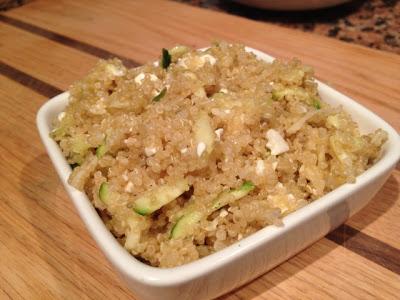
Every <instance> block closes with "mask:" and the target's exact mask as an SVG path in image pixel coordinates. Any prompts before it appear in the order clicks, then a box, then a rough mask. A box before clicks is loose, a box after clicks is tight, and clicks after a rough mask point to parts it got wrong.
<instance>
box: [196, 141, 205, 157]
mask: <svg viewBox="0 0 400 300" xmlns="http://www.w3.org/2000/svg"><path fill="white" fill-rule="evenodd" d="M204 150H206V144H205V143H203V142H200V143H198V144H197V156H198V157H200V156H201V155H202V154H203V152H204Z"/></svg>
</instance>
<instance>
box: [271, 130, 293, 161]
mask: <svg viewBox="0 0 400 300" xmlns="http://www.w3.org/2000/svg"><path fill="white" fill-rule="evenodd" d="M266 136H267V139H268V142H267V147H268V148H269V149H270V150H271V154H272V155H279V154H281V153H284V152H286V151H289V145H288V143H287V142H286V141H285V140H284V138H283V137H282V136H281V135H280V133H279V132H278V131H276V130H275V129H269V130H268V131H267V134H266Z"/></svg>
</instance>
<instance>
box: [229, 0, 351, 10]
mask: <svg viewBox="0 0 400 300" xmlns="http://www.w3.org/2000/svg"><path fill="white" fill-rule="evenodd" d="M234 1H236V2H240V3H242V4H245V5H248V6H255V7H259V8H265V9H271V10H306V9H319V8H325V7H331V6H335V5H339V4H343V3H345V2H349V1H350V0H234Z"/></svg>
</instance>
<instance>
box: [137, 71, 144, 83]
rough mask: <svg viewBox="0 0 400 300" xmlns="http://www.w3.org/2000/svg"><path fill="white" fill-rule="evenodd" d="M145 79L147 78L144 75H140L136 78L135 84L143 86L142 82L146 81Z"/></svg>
mask: <svg viewBox="0 0 400 300" xmlns="http://www.w3.org/2000/svg"><path fill="white" fill-rule="evenodd" d="M144 77H145V75H144V73H140V74H138V75H137V76H136V77H135V82H136V83H137V84H142V81H143V80H144Z"/></svg>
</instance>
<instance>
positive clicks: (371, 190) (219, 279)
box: [37, 48, 400, 300]
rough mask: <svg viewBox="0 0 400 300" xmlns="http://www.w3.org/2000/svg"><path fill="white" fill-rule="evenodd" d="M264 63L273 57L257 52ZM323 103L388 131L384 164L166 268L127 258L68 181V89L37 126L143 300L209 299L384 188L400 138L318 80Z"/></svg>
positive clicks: (88, 219) (364, 127)
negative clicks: (279, 218)
mask: <svg viewBox="0 0 400 300" xmlns="http://www.w3.org/2000/svg"><path fill="white" fill-rule="evenodd" d="M246 50H247V51H250V52H253V53H254V54H255V55H256V56H257V57H258V58H259V59H261V60H265V61H267V62H271V61H273V59H274V58H273V57H271V56H269V55H267V54H265V53H263V52H260V51H258V50H255V49H252V48H246ZM318 84H319V87H318V89H319V93H320V95H321V97H322V99H323V100H324V101H326V102H328V103H330V104H332V105H342V106H343V107H344V109H345V110H346V111H347V112H349V113H350V114H351V115H352V117H353V119H354V120H355V121H356V122H357V123H358V124H359V126H360V129H361V131H362V132H370V131H373V130H375V129H377V128H382V129H383V130H385V131H386V132H387V133H388V135H389V139H388V142H387V143H386V144H385V146H384V149H383V154H382V157H381V159H380V160H379V161H378V162H377V163H376V164H375V165H373V166H372V167H371V168H370V169H368V170H367V171H365V172H364V173H363V174H361V175H360V176H358V177H357V182H356V183H355V184H345V185H343V186H341V187H339V188H337V189H336V190H334V191H332V192H330V193H329V194H327V195H325V196H323V197H321V198H320V199H318V200H316V201H314V202H312V203H310V204H309V205H307V206H305V207H303V208H301V209H300V210H298V211H296V212H293V213H292V214H290V215H288V216H286V217H285V218H284V219H283V223H284V226H282V227H276V226H268V227H265V228H263V229H261V230H259V231H257V232H256V233H254V234H252V235H250V236H249V237H246V238H244V239H243V240H241V241H238V242H236V243H235V244H233V245H231V246H229V247H227V248H225V249H223V250H221V251H218V252H216V253H214V254H211V255H209V256H207V257H204V258H201V259H199V260H197V261H194V262H191V263H189V264H186V265H183V266H179V267H175V268H170V269H160V268H155V267H151V266H148V265H146V264H144V263H142V262H140V261H138V260H137V259H136V258H134V257H133V256H132V255H131V254H129V253H128V252H127V251H126V250H125V249H124V248H123V247H122V246H121V245H120V244H119V243H118V242H117V240H116V239H115V238H114V237H113V235H112V234H111V233H110V232H109V231H108V230H107V228H106V226H105V225H104V224H103V221H102V220H101V219H100V217H99V215H98V214H97V212H96V210H95V208H94V207H93V206H92V204H91V202H90V200H89V199H88V198H87V196H86V195H85V194H84V193H82V192H80V191H78V190H76V189H75V188H73V187H72V186H70V185H69V184H68V183H67V179H68V176H69V174H70V173H71V168H70V166H69V165H68V163H67V161H66V160H65V158H64V156H63V154H62V152H61V150H60V148H59V147H58V145H57V143H55V142H54V141H53V140H52V139H51V138H50V137H49V133H50V131H51V124H52V122H53V120H54V119H55V118H56V116H57V115H58V113H60V112H61V111H63V110H64V108H65V106H66V105H67V103H68V96H69V94H68V92H65V93H62V94H60V95H58V96H56V97H54V98H52V99H50V100H49V101H47V102H46V103H45V104H44V105H43V106H42V107H41V108H40V110H39V112H38V114H37V127H38V129H39V133H40V137H41V139H42V141H43V144H44V145H45V147H46V149H47V152H48V154H49V156H50V158H51V161H52V162H53V164H54V167H55V169H56V171H57V173H58V175H59V176H60V179H61V181H62V183H63V184H64V187H65V189H66V191H67V192H68V194H69V196H70V198H71V200H72V202H73V203H74V205H75V207H76V209H77V211H78V213H79V215H80V216H81V218H82V220H83V222H84V223H85V225H86V227H87V229H88V231H89V232H90V234H91V235H92V237H93V238H94V239H95V241H96V242H97V244H98V246H99V247H100V249H101V250H102V251H103V252H104V254H105V255H106V257H107V258H108V260H109V261H110V262H111V263H112V264H113V265H114V267H115V268H116V270H117V271H118V272H119V273H120V274H121V275H122V277H123V278H125V280H126V282H127V284H128V287H129V288H130V289H131V290H132V291H133V293H134V294H135V295H136V296H137V297H138V298H139V299H145V300H150V299H151V300H153V299H154V300H155V299H163V300H168V299H180V300H183V299H192V300H195V299H211V298H214V297H217V296H219V295H222V294H224V293H226V292H228V291H230V290H232V289H234V288H235V287H238V286H240V285H242V284H244V283H246V282H248V281H250V280H252V279H254V278H256V277H257V276H259V275H261V274H262V273H265V272H266V271H268V270H270V269H272V268H273V267H275V266H276V265H278V264H280V263H282V262H283V261H285V260H287V259H288V258H290V257H291V256H293V255H295V254H296V253H298V252H299V251H301V250H302V249H304V248H306V247H307V246H309V245H310V244H311V243H313V242H315V241H317V240H318V239H320V238H321V237H323V236H324V235H326V234H327V233H328V232H330V231H331V230H333V229H335V228H336V227H337V226H339V225H340V224H341V223H343V222H344V221H345V220H346V219H348V218H349V217H350V216H352V215H353V214H355V213H356V212H357V211H359V210H360V209H361V208H362V207H364V206H365V205H366V204H367V203H368V201H369V200H370V199H371V198H372V197H373V196H374V195H375V193H376V192H378V190H379V189H380V188H381V186H382V185H383V184H384V182H385V181H386V179H387V178H388V176H389V175H390V172H391V170H392V169H393V168H394V167H395V166H396V163H397V162H398V161H399V158H400V138H399V135H398V133H397V132H396V131H395V130H394V129H393V128H392V127H391V126H390V125H388V124H387V123H386V122H385V121H384V120H382V119H381V118H379V117H378V116H377V115H375V114H374V113H372V112H371V111H369V110H368V109H366V108H365V107H363V106H361V105H360V104H358V103H357V102H355V101H354V100H352V99H350V98H348V97H346V96H345V95H343V94H341V93H339V92H338V91H336V90H334V89H332V88H330V87H328V86H327V85H325V84H323V83H321V82H318Z"/></svg>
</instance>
